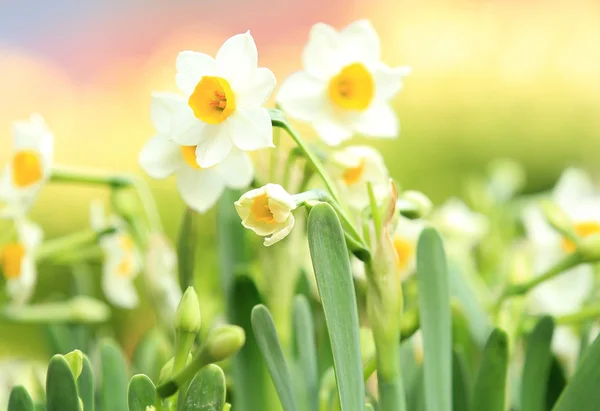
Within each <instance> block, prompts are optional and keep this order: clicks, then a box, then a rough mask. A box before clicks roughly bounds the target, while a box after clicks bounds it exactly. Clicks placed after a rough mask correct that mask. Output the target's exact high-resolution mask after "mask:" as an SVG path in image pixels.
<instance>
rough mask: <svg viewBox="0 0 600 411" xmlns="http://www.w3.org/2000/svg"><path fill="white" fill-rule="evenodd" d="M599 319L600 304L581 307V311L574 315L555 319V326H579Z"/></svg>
mask: <svg viewBox="0 0 600 411" xmlns="http://www.w3.org/2000/svg"><path fill="white" fill-rule="evenodd" d="M598 317H600V304H593V305H589V306H587V307H583V308H582V309H581V311H579V312H576V313H574V314H567V315H562V316H560V317H556V324H557V325H571V324H581V323H585V322H587V321H590V320H595V319H597V318H598Z"/></svg>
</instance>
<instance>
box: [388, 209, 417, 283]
mask: <svg viewBox="0 0 600 411" xmlns="http://www.w3.org/2000/svg"><path fill="white" fill-rule="evenodd" d="M424 228H425V223H424V222H423V221H422V220H410V219H408V218H406V217H403V216H400V217H399V219H398V222H397V225H396V230H395V231H394V234H393V236H392V241H393V243H394V248H395V250H396V256H397V257H398V260H397V263H398V272H399V274H400V279H401V280H402V281H404V280H405V279H406V278H407V277H409V276H410V275H411V274H413V273H414V272H415V270H416V268H417V243H418V242H419V236H420V235H421V231H423V229H424Z"/></svg>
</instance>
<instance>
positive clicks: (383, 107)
mask: <svg viewBox="0 0 600 411" xmlns="http://www.w3.org/2000/svg"><path fill="white" fill-rule="evenodd" d="M355 129H356V131H357V132H358V133H360V134H364V135H365V136H369V137H381V138H395V137H398V133H399V132H400V122H399V121H398V117H397V116H396V113H395V112H394V110H392V108H391V107H390V106H389V105H388V104H385V103H378V104H373V105H371V107H369V108H368V109H367V111H365V112H364V113H363V114H362V115H361V116H360V117H359V119H358V120H357V122H356V125H355Z"/></svg>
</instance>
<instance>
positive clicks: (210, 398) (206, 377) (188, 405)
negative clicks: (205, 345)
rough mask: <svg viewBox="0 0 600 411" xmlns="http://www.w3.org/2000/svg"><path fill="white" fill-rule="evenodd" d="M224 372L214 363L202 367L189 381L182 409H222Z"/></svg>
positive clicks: (184, 410) (193, 410) (204, 410)
mask: <svg viewBox="0 0 600 411" xmlns="http://www.w3.org/2000/svg"><path fill="white" fill-rule="evenodd" d="M225 395H226V387H225V374H223V370H221V368H219V367H218V366H216V365H214V364H210V365H207V366H206V367H204V368H202V369H201V370H200V371H198V373H197V374H196V376H195V377H194V378H193V379H192V382H190V385H189V386H188V389H187V392H186V393H185V399H184V402H183V407H182V408H181V409H182V411H223V408H224V407H225Z"/></svg>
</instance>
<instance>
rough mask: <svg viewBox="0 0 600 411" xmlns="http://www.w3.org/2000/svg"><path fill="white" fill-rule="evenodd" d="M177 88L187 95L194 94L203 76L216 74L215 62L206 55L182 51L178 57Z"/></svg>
mask: <svg viewBox="0 0 600 411" xmlns="http://www.w3.org/2000/svg"><path fill="white" fill-rule="evenodd" d="M176 66H177V76H176V78H175V80H176V82H177V87H179V88H180V89H181V91H183V92H184V93H185V94H186V95H188V96H189V95H190V94H192V93H193V92H194V89H195V88H196V85H197V84H198V82H199V81H200V78H202V77H203V76H213V75H215V72H216V63H215V60H214V59H213V58H212V57H211V56H209V55H207V54H204V53H197V52H195V51H182V52H181V53H179V55H178V56H177V62H176Z"/></svg>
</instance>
